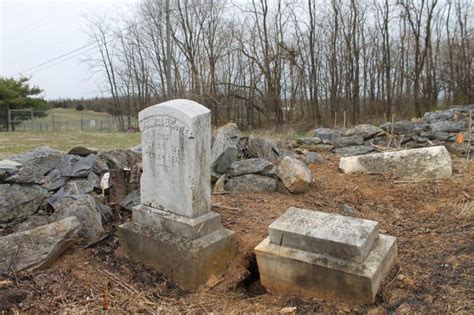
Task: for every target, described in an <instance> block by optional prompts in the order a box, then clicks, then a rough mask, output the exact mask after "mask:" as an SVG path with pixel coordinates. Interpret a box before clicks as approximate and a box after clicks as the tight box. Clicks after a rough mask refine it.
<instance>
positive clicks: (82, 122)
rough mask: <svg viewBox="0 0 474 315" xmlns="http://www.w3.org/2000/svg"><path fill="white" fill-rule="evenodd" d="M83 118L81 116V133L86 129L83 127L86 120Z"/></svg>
mask: <svg viewBox="0 0 474 315" xmlns="http://www.w3.org/2000/svg"><path fill="white" fill-rule="evenodd" d="M82 117H83V116H82V115H81V131H82V130H83V128H84V127H83V124H84V120H83V119H82Z"/></svg>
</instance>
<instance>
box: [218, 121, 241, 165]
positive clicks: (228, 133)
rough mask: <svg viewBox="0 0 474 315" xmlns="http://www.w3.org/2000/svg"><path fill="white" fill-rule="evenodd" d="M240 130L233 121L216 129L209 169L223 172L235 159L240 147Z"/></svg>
mask: <svg viewBox="0 0 474 315" xmlns="http://www.w3.org/2000/svg"><path fill="white" fill-rule="evenodd" d="M239 141H240V130H239V128H237V125H236V124H234V123H229V124H227V125H225V126H222V127H221V128H219V129H218V130H217V134H216V138H215V141H214V145H213V146H212V149H211V159H210V164H211V170H212V172H214V173H217V174H224V173H226V172H227V169H228V168H229V166H230V165H231V164H232V162H234V161H236V160H237V158H238V156H239V154H240V152H241V150H242V148H241V147H240V143H239Z"/></svg>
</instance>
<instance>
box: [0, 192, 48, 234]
mask: <svg viewBox="0 0 474 315" xmlns="http://www.w3.org/2000/svg"><path fill="white" fill-rule="evenodd" d="M47 192H48V191H47V190H46V189H44V188H42V187H40V186H38V185H18V184H2V185H0V196H2V198H0V224H7V225H9V224H10V223H12V222H18V221H21V220H23V219H25V218H27V217H28V216H29V215H31V214H33V213H34V212H35V211H36V210H38V208H39V207H40V206H41V204H42V202H43V200H44V199H45V197H46V193H47Z"/></svg>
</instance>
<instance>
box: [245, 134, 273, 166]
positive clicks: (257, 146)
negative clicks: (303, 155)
mask: <svg viewBox="0 0 474 315" xmlns="http://www.w3.org/2000/svg"><path fill="white" fill-rule="evenodd" d="M246 150H247V153H248V154H249V156H250V157H252V158H261V159H265V160H267V161H270V162H272V163H273V164H274V165H277V164H278V163H279V162H280V158H281V155H280V151H279V150H278V148H277V146H276V144H275V143H273V142H270V141H269V140H266V139H263V138H254V137H249V139H248V141H247V145H246Z"/></svg>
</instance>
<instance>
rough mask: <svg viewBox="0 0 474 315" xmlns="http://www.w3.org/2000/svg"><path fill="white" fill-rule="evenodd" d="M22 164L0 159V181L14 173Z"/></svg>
mask: <svg viewBox="0 0 474 315" xmlns="http://www.w3.org/2000/svg"><path fill="white" fill-rule="evenodd" d="M20 167H22V165H21V164H20V163H18V162H15V161H11V160H0V181H1V180H3V179H5V178H7V177H10V176H12V175H15V174H16V173H18V170H19V169H20Z"/></svg>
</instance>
